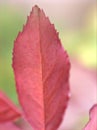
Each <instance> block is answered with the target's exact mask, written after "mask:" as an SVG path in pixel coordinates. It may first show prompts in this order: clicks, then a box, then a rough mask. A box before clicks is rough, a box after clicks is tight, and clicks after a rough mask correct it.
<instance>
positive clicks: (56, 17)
mask: <svg viewBox="0 0 97 130" xmlns="http://www.w3.org/2000/svg"><path fill="white" fill-rule="evenodd" d="M89 2H90V1H89ZM89 2H87V3H84V2H83V3H82V4H81V5H80V3H79V4H77V5H76V4H75V5H74V6H72V5H73V4H71V3H68V5H70V7H69V6H68V8H65V6H67V5H65V3H64V2H62V3H61V2H60V3H58V2H56V4H55V3H54V2H53V3H51V2H48V3H46V2H44V3H43V2H41V1H39V2H37V3H38V5H40V7H41V8H43V9H44V10H45V12H46V15H48V16H49V18H50V20H51V21H52V23H54V24H55V27H56V29H57V30H58V31H59V34H60V39H61V41H62V44H63V46H64V48H65V49H66V50H67V51H68V53H69V55H70V57H71V58H73V59H76V60H77V61H79V62H80V63H81V64H83V65H84V66H85V67H86V68H88V69H92V70H96V69H97V61H96V53H97V45H96V35H97V34H96V31H97V21H96V20H97V19H96V13H97V10H96V5H95V3H93V2H91V3H89ZM34 3H35V2H32V3H31V2H23V1H21V2H19V1H18V0H17V2H15V1H14V2H13V1H11V0H7V1H5V0H4V1H2V0H1V1H0V90H4V92H5V93H7V95H8V96H9V97H10V98H11V99H12V100H13V101H14V102H15V103H16V104H18V100H17V95H16V89H15V81H14V75H13V70H12V66H11V64H12V50H13V45H14V40H15V38H16V36H17V34H18V32H19V31H21V30H22V26H23V24H24V23H25V22H26V18H27V15H28V14H29V12H30V10H31V8H32V6H33V5H34ZM85 4H86V6H85ZM75 7H77V8H76V10H75ZM86 7H87V8H86ZM62 8H63V9H62ZM61 9H62V10H61ZM70 10H71V12H73V14H71V13H70ZM73 10H75V11H73ZM56 11H57V12H58V11H59V12H58V13H56ZM66 11H67V12H66ZM77 11H78V14H77V13H76V12H77ZM54 13H55V14H54Z"/></svg>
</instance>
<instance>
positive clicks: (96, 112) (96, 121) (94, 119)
mask: <svg viewBox="0 0 97 130" xmlns="http://www.w3.org/2000/svg"><path fill="white" fill-rule="evenodd" d="M84 130H97V104H96V105H94V106H93V107H92V109H91V110H90V121H89V123H88V124H87V126H86V127H85V129H84Z"/></svg>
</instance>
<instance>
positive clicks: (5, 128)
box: [0, 122, 21, 130]
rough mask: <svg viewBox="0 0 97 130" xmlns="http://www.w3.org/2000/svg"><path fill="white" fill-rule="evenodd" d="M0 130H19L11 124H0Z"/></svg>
mask: <svg viewBox="0 0 97 130" xmlns="http://www.w3.org/2000/svg"><path fill="white" fill-rule="evenodd" d="M0 130H21V129H20V128H18V127H17V126H15V124H13V123H11V122H10V123H2V124H0Z"/></svg>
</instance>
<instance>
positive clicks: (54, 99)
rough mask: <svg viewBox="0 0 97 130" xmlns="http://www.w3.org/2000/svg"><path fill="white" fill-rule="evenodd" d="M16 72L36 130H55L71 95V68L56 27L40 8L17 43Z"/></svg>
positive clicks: (24, 103) (29, 115)
mask: <svg viewBox="0 0 97 130" xmlns="http://www.w3.org/2000/svg"><path fill="white" fill-rule="evenodd" d="M13 68H14V73H15V79H16V86H17V90H18V94H19V99H20V103H21V105H22V107H23V109H24V112H25V114H26V117H27V119H28V121H29V122H30V123H31V125H32V126H33V127H34V129H35V130H56V129H57V128H58V126H59V124H60V122H61V121H62V117H63V113H64V111H65V109H66V106H67V102H68V98H69V96H68V94H69V83H68V80H69V68H70V63H69V59H68V56H67V53H66V52H64V50H63V48H62V45H61V42H60V40H59V38H58V33H57V32H56V30H55V29H54V25H52V24H50V22H49V19H48V18H47V17H46V16H45V14H44V12H43V11H42V10H40V9H39V8H38V7H37V6H35V7H34V8H33V9H32V12H31V14H30V17H28V21H27V24H26V25H25V26H24V29H23V32H22V33H20V34H19V35H18V37H17V39H16V41H15V46H14V56H13Z"/></svg>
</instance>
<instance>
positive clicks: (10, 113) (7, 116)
mask: <svg viewBox="0 0 97 130" xmlns="http://www.w3.org/2000/svg"><path fill="white" fill-rule="evenodd" d="M20 116H21V113H20V111H19V110H18V109H17V108H16V106H15V105H13V103H12V102H11V101H10V100H9V99H8V98H7V97H6V96H5V95H4V94H3V93H2V92H0V123H3V122H6V121H12V120H15V119H17V118H19V117H20Z"/></svg>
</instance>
